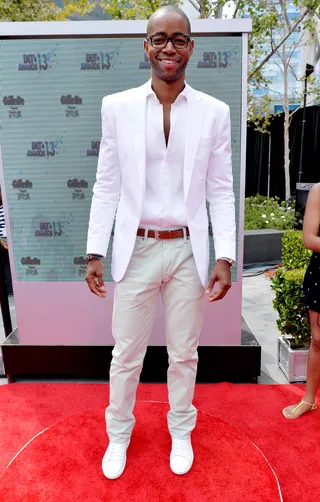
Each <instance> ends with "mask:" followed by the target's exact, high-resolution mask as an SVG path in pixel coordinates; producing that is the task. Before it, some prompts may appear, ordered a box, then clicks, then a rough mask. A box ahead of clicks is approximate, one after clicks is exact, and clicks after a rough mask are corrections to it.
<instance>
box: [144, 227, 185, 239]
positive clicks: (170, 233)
mask: <svg viewBox="0 0 320 502" xmlns="http://www.w3.org/2000/svg"><path fill="white" fill-rule="evenodd" d="M145 232H146V231H145V229H144V228H138V231H137V235H138V237H144V236H145ZM189 235H190V233H189V228H186V236H187V237H189ZM148 237H151V239H157V240H160V239H181V238H182V239H183V237H184V233H183V229H182V228H179V230H148Z"/></svg>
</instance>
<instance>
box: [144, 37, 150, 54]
mask: <svg viewBox="0 0 320 502" xmlns="http://www.w3.org/2000/svg"><path fill="white" fill-rule="evenodd" d="M143 48H144V53H145V55H146V56H147V58H149V43H148V40H144V41H143Z"/></svg>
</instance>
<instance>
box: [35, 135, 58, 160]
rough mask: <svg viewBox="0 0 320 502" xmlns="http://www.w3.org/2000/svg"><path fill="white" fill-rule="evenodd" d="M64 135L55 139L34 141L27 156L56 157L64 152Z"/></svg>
mask: <svg viewBox="0 0 320 502" xmlns="http://www.w3.org/2000/svg"><path fill="white" fill-rule="evenodd" d="M62 148H63V139H62V137H61V138H59V139H56V140H53V141H32V143H31V149H30V150H27V154H26V155H27V157H55V156H56V155H59V153H61V152H62Z"/></svg>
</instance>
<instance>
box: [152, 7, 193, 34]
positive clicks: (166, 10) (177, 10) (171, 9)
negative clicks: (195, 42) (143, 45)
mask: <svg viewBox="0 0 320 502" xmlns="http://www.w3.org/2000/svg"><path fill="white" fill-rule="evenodd" d="M169 12H172V13H174V14H178V15H179V16H181V17H183V19H184V20H185V21H186V23H187V27H188V35H191V24H190V20H189V18H188V16H187V15H186V13H185V12H183V10H182V9H180V8H179V7H177V6H176V5H164V6H163V7H159V9H157V10H156V11H154V13H153V14H152V15H151V16H150V18H149V21H148V26H147V33H148V34H149V32H150V27H151V24H152V21H153V20H154V19H155V18H157V17H158V16H159V15H160V14H167V13H169Z"/></svg>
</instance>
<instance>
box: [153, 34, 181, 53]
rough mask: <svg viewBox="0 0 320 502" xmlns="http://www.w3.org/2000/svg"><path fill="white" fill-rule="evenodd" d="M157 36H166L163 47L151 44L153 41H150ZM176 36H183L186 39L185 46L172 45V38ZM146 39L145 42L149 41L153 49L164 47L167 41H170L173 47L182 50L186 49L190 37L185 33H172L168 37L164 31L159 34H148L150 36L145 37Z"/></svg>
mask: <svg viewBox="0 0 320 502" xmlns="http://www.w3.org/2000/svg"><path fill="white" fill-rule="evenodd" d="M159 36H163V37H166V39H167V41H166V43H165V45H164V46H163V47H159V46H157V47H155V46H154V45H153V43H152V39H153V38H154V37H159ZM176 37H183V38H185V39H186V46H185V47H176V46H175V45H174V41H173V39H174V38H176ZM146 40H147V42H150V43H151V45H152V47H153V48H154V49H164V48H165V47H167V45H168V43H169V42H171V43H172V45H173V47H174V48H175V49H181V50H183V49H186V48H187V47H188V45H189V43H190V42H191V37H189V35H185V34H184V33H179V34H176V35H173V37H168V36H167V35H165V34H164V33H161V34H160V33H159V34H155V35H150V36H148V37H146Z"/></svg>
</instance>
